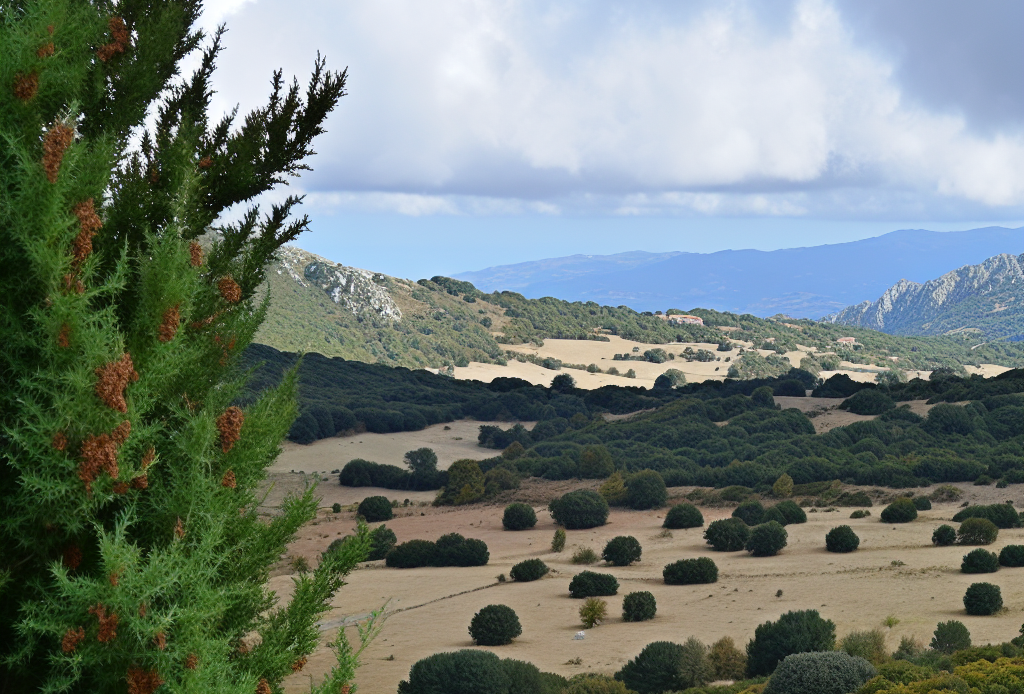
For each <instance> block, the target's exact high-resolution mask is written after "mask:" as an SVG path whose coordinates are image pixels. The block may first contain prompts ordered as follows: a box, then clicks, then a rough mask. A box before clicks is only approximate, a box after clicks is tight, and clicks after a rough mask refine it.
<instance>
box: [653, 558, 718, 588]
mask: <svg viewBox="0 0 1024 694" xmlns="http://www.w3.org/2000/svg"><path fill="white" fill-rule="evenodd" d="M661 576H662V578H663V579H664V580H665V583H666V584H668V585H670V586H687V585H694V584H697V583H714V582H716V581H717V580H718V567H717V566H715V562H713V561H712V560H711V559H708V558H707V557H697V558H696V559H680V560H679V561H676V562H672V563H671V564H668V565H667V566H666V567H665V568H664V569H662V571H661Z"/></svg>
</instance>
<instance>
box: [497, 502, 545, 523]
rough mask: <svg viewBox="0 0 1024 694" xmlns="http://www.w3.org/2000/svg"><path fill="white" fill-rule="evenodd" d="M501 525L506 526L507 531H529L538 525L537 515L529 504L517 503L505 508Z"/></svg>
mask: <svg viewBox="0 0 1024 694" xmlns="http://www.w3.org/2000/svg"><path fill="white" fill-rule="evenodd" d="M501 524H502V525H503V526H505V530H529V529H530V528H532V527H533V526H535V525H537V514H536V513H535V512H534V510H533V507H532V506H530V505H529V504H524V503H520V502H518V501H517V502H516V503H514V504H509V505H508V506H506V507H505V515H503V516H502V517H501Z"/></svg>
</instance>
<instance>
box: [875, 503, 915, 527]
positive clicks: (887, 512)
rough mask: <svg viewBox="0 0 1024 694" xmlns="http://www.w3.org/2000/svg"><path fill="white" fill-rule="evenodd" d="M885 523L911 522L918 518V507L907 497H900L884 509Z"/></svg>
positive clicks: (882, 516)
mask: <svg viewBox="0 0 1024 694" xmlns="http://www.w3.org/2000/svg"><path fill="white" fill-rule="evenodd" d="M880 517H881V519H882V522H883V523H909V522H910V521H912V520H914V519H915V518H917V507H915V506H914V502H913V501H911V500H910V499H908V498H906V497H900V498H899V499H896V501H894V502H892V503H891V504H889V505H888V506H886V507H885V508H883V509H882V513H881V516H880Z"/></svg>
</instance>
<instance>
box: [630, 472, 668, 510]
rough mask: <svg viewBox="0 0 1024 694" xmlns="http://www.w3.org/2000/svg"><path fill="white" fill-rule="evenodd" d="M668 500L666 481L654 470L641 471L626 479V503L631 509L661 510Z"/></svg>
mask: <svg viewBox="0 0 1024 694" xmlns="http://www.w3.org/2000/svg"><path fill="white" fill-rule="evenodd" d="M667 500H668V491H667V490H666V488H665V480H664V479H662V477H661V475H659V474H658V473H657V472H655V471H654V470H641V471H640V472H637V473H635V474H633V475H630V476H629V477H628V478H627V479H626V503H628V504H629V507H630V508H634V509H637V510H645V509H649V508H660V507H662V506H664V505H665V502H666V501H667Z"/></svg>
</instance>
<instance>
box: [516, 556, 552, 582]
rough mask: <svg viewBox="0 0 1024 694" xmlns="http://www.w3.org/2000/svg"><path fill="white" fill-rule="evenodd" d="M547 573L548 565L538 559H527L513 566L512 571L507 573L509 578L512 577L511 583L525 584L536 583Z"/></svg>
mask: <svg viewBox="0 0 1024 694" xmlns="http://www.w3.org/2000/svg"><path fill="white" fill-rule="evenodd" d="M548 571H550V569H549V568H548V565H547V564H545V563H544V562H542V561H541V560H540V559H527V560H526V561H521V562H519V563H518V564H516V565H515V566H513V567H512V570H511V571H509V576H511V577H512V580H513V581H519V582H520V583H527V582H529V581H536V580H537V579H539V578H541V577H543V576H544V575H545V574H547V572H548Z"/></svg>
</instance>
